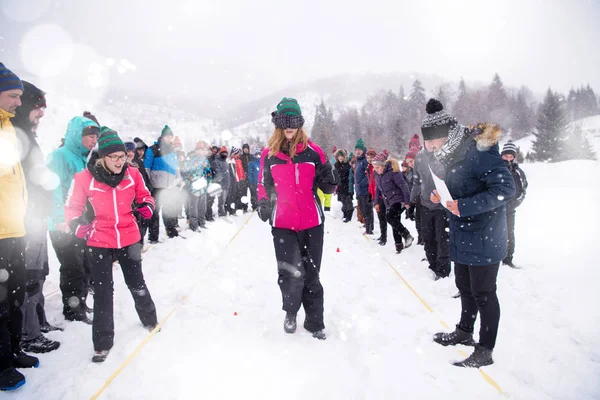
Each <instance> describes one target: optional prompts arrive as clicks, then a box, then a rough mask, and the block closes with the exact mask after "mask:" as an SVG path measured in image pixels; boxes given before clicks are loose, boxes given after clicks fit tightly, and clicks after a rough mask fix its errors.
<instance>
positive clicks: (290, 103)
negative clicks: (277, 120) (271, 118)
mask: <svg viewBox="0 0 600 400" xmlns="http://www.w3.org/2000/svg"><path fill="white" fill-rule="evenodd" d="M277 114H285V115H292V116H296V117H297V116H299V115H302V110H301V109H300V105H299V104H298V100H296V99H293V98H291V97H284V98H283V99H281V101H280V102H279V104H277Z"/></svg>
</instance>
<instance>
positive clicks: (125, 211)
mask: <svg viewBox="0 0 600 400" xmlns="http://www.w3.org/2000/svg"><path fill="white" fill-rule="evenodd" d="M87 201H89V202H90V203H91V205H92V207H93V209H94V214H95V217H94V220H93V221H91V224H92V231H91V233H90V234H89V236H88V238H87V245H88V246H90V247H103V248H110V249H122V248H123V247H127V246H130V245H132V244H134V243H137V242H139V241H140V238H141V236H140V229H139V227H138V224H137V220H136V218H135V216H134V215H133V209H132V207H133V205H134V203H135V204H137V205H141V204H147V205H149V206H150V207H151V208H152V209H153V210H154V198H153V197H152V196H151V195H150V191H149V190H148V189H147V188H146V185H145V184H144V179H143V178H142V175H141V174H140V173H139V171H138V170H137V169H135V168H128V169H127V170H126V171H125V174H124V177H123V180H122V181H121V182H120V183H119V184H118V185H117V186H116V187H110V186H109V185H107V184H106V183H102V182H100V181H98V180H97V179H96V178H94V176H93V175H92V173H91V172H90V171H89V169H86V170H84V171H82V172H79V173H77V174H75V176H74V177H73V183H72V184H71V189H70V193H69V197H68V199H67V202H66V204H65V219H66V221H67V223H69V224H71V222H72V221H73V220H75V219H77V218H80V217H81V216H82V215H83V214H84V211H85V208H86V202H87Z"/></svg>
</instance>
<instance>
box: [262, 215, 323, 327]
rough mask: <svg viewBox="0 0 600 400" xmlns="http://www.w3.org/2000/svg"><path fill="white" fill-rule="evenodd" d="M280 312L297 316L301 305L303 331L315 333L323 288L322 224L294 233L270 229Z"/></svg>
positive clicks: (321, 307)
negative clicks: (303, 312)
mask: <svg viewBox="0 0 600 400" xmlns="http://www.w3.org/2000/svg"><path fill="white" fill-rule="evenodd" d="M271 232H272V234H273V243H274V245H275V257H276V258H277V268H278V271H279V278H278V282H279V288H280V289H281V296H282V299H283V310H284V311H286V312H292V313H297V312H298V310H300V306H301V305H304V311H305V313H306V319H305V320H304V328H305V329H306V330H307V331H309V332H316V331H319V330H321V329H324V328H325V325H324V323H323V286H322V285H321V281H320V280H319V272H320V271H321V257H322V255H323V224H321V225H319V226H315V227H314V228H310V229H306V230H303V231H299V232H295V231H293V230H291V229H281V228H272V229H271Z"/></svg>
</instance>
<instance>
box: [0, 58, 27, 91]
mask: <svg viewBox="0 0 600 400" xmlns="http://www.w3.org/2000/svg"><path fill="white" fill-rule="evenodd" d="M13 89H21V90H23V82H21V80H20V79H19V77H18V76H17V75H15V74H14V73H13V72H12V71H11V70H10V69H8V68H6V67H5V66H4V64H2V63H0V92H6V91H8V90H13Z"/></svg>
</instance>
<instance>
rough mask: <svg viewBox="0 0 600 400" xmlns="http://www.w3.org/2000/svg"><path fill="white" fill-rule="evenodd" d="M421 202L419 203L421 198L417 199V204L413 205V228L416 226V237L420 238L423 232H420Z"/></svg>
mask: <svg viewBox="0 0 600 400" xmlns="http://www.w3.org/2000/svg"><path fill="white" fill-rule="evenodd" d="M423 207H424V206H423V204H421V199H420V198H419V199H418V200H417V206H416V207H415V228H417V235H418V236H417V238H418V239H422V238H423V233H422V232H421V222H422V219H421V213H422V211H423Z"/></svg>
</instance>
